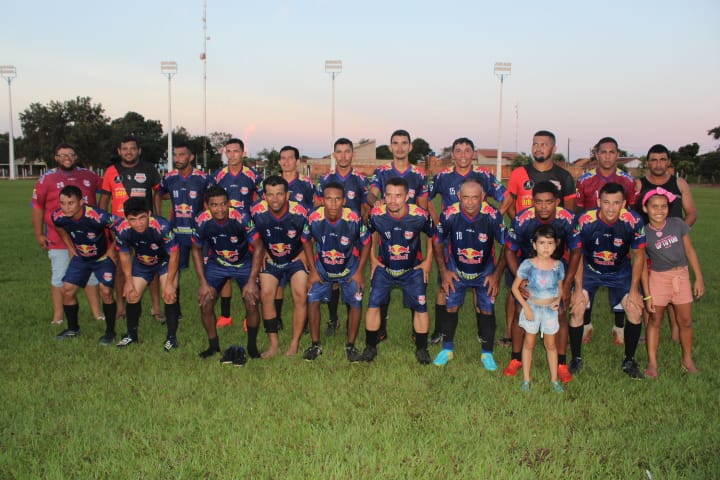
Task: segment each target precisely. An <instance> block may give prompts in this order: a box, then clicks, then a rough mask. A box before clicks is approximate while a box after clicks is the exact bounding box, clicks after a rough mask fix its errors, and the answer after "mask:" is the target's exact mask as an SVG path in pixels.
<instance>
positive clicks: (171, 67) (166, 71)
mask: <svg viewBox="0 0 720 480" xmlns="http://www.w3.org/2000/svg"><path fill="white" fill-rule="evenodd" d="M160 73H162V74H163V75H167V77H168V158H167V162H168V163H167V171H168V173H170V170H172V165H173V147H172V132H173V127H172V77H174V76H175V74H176V73H177V62H160Z"/></svg>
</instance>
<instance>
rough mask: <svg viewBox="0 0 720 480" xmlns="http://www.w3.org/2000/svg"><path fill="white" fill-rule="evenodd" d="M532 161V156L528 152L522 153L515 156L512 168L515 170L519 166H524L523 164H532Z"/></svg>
mask: <svg viewBox="0 0 720 480" xmlns="http://www.w3.org/2000/svg"><path fill="white" fill-rule="evenodd" d="M531 163H532V157H530V155H528V154H527V153H521V154H520V155H518V156H517V157H515V158H513V160H512V163H511V168H512V169H513V170H515V169H516V168H518V167H522V166H523V165H530V164H531Z"/></svg>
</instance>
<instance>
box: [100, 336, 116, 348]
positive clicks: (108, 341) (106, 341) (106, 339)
mask: <svg viewBox="0 0 720 480" xmlns="http://www.w3.org/2000/svg"><path fill="white" fill-rule="evenodd" d="M113 343H115V334H114V333H106V334H105V335H103V336H102V337H100V345H103V346H108V345H112V344H113Z"/></svg>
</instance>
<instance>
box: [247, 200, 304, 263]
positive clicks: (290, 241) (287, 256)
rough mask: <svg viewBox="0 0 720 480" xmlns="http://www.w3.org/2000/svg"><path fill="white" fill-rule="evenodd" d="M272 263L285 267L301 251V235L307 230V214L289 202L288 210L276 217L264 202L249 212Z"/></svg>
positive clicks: (296, 204)
mask: <svg viewBox="0 0 720 480" xmlns="http://www.w3.org/2000/svg"><path fill="white" fill-rule="evenodd" d="M250 215H251V216H252V219H253V222H254V223H255V230H257V232H258V234H259V235H260V238H261V239H262V242H263V244H264V245H265V250H267V253H268V255H270V259H271V261H272V263H274V264H275V265H287V264H288V263H290V262H292V261H293V259H294V258H295V257H297V256H298V255H299V254H300V253H301V252H302V251H303V234H304V233H307V230H308V217H307V215H308V212H307V210H306V209H305V207H303V206H302V205H301V204H299V203H296V202H290V204H289V205H288V210H287V211H286V212H285V213H284V214H283V215H281V216H280V217H276V216H275V214H274V213H272V212H271V211H270V209H269V208H268V204H267V202H266V201H265V200H262V201H260V202H258V203H256V204H255V205H253V208H252V210H251V211H250Z"/></svg>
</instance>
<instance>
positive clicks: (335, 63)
mask: <svg viewBox="0 0 720 480" xmlns="http://www.w3.org/2000/svg"><path fill="white" fill-rule="evenodd" d="M325 73H329V74H330V75H331V76H332V106H331V114H330V145H332V144H333V143H335V77H337V76H338V75H340V74H341V73H342V60H325ZM330 170H331V171H332V170H335V156H333V154H332V153H330Z"/></svg>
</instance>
